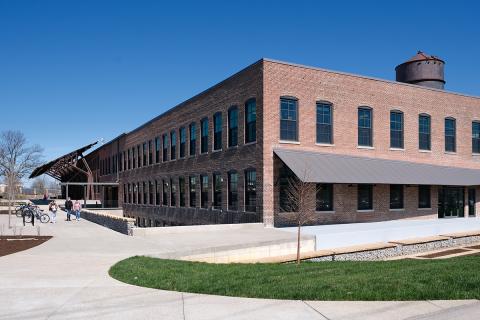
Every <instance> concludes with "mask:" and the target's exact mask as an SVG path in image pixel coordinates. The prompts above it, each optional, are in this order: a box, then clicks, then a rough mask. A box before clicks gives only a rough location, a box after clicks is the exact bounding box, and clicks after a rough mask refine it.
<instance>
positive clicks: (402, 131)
mask: <svg viewBox="0 0 480 320" xmlns="http://www.w3.org/2000/svg"><path fill="white" fill-rule="evenodd" d="M394 114H395V115H399V116H400V119H401V128H400V130H398V129H393V128H392V125H393V123H394V122H393V121H392V115H394ZM395 122H397V121H395ZM394 132H399V133H400V134H399V138H400V140H399V141H400V145H394V139H396V138H397V137H395V136H394ZM390 148H391V149H400V150H403V149H405V115H404V113H403V111H401V110H390Z"/></svg>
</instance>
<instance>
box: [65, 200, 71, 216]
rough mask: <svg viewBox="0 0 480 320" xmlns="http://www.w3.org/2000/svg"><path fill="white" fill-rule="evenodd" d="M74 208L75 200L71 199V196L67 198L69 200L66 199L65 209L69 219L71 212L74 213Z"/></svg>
mask: <svg viewBox="0 0 480 320" xmlns="http://www.w3.org/2000/svg"><path fill="white" fill-rule="evenodd" d="M72 208H73V202H72V200H70V197H68V198H67V201H65V210H66V211H67V221H71V220H70V214H71V213H72Z"/></svg>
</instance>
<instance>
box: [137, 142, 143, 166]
mask: <svg viewBox="0 0 480 320" xmlns="http://www.w3.org/2000/svg"><path fill="white" fill-rule="evenodd" d="M141 160H142V159H141V157H140V145H138V146H137V167H138V168H140V167H141V166H142V162H141Z"/></svg>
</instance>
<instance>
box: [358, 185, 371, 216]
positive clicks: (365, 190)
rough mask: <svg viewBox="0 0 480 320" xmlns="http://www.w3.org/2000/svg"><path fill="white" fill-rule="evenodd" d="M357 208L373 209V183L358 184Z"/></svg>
mask: <svg viewBox="0 0 480 320" xmlns="http://www.w3.org/2000/svg"><path fill="white" fill-rule="evenodd" d="M357 209H358V210H372V209H373V186H372V185H371V184H359V185H358V186H357Z"/></svg>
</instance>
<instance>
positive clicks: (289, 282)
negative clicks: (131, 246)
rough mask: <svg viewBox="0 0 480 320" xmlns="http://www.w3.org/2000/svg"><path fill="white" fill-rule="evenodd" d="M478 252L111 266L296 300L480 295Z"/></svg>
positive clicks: (196, 289)
mask: <svg viewBox="0 0 480 320" xmlns="http://www.w3.org/2000/svg"><path fill="white" fill-rule="evenodd" d="M479 269H480V256H462V257H455V258H451V259H442V260H414V259H404V260H395V261H361V262H360V261H336V262H304V263H302V264H301V265H300V266H297V265H295V264H291V263H289V264H208V263H201V262H189V261H177V260H162V259H156V258H148V257H138V256H137V257H131V258H128V259H125V260H123V261H120V262H118V263H117V264H115V265H114V266H112V267H111V268H110V271H109V273H110V275H111V276H112V277H113V278H115V279H117V280H120V281H123V282H126V283H129V284H133V285H138V286H142V287H149V288H156V289H164V290H173V291H182V292H192V293H205V294H214V295H224V296H236V297H250V298H272V299H294V300H442V299H480V290H479V288H480V273H479V272H478V270H479Z"/></svg>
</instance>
